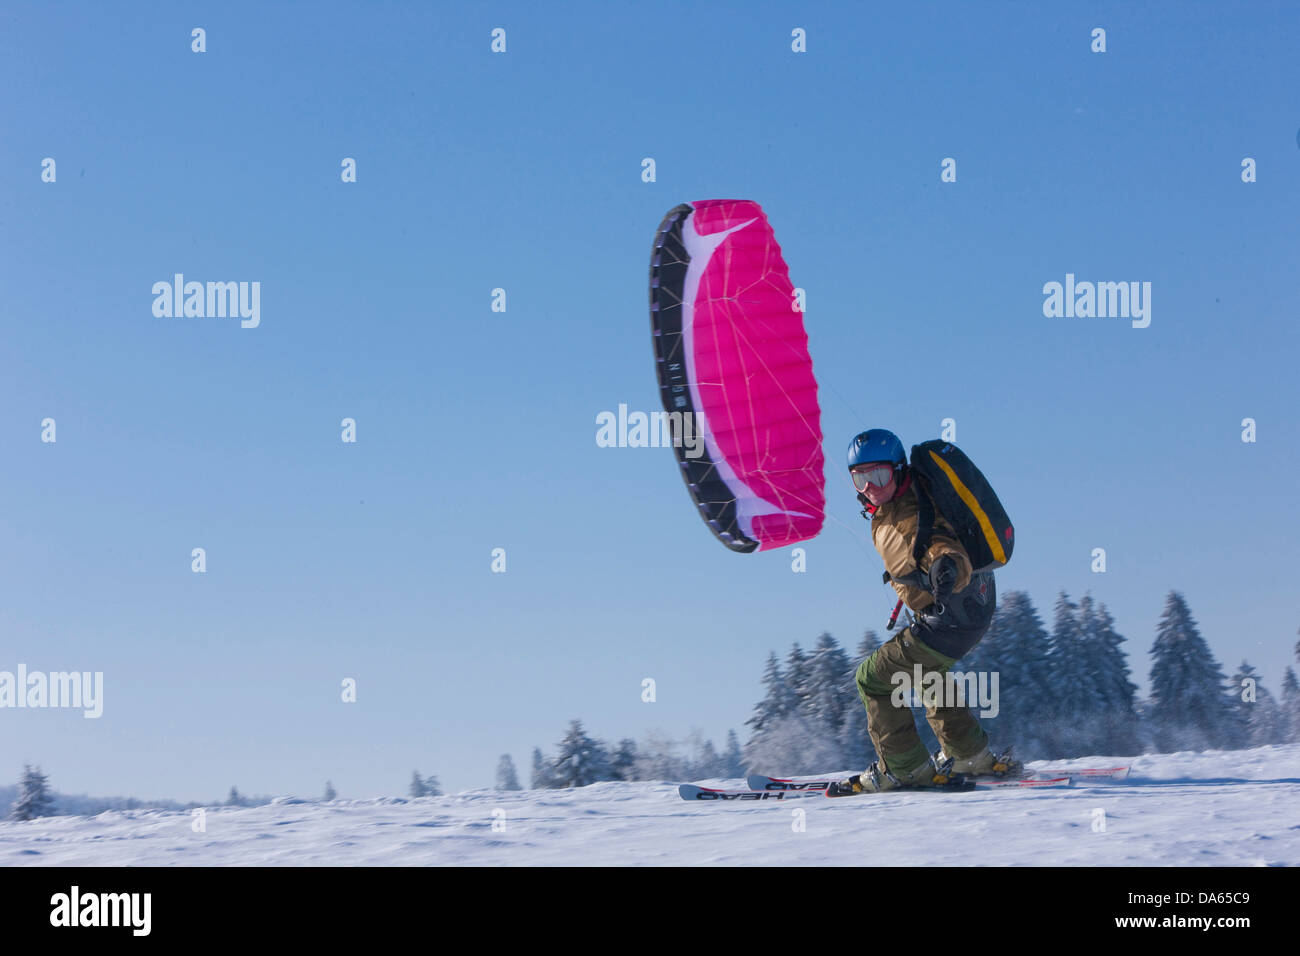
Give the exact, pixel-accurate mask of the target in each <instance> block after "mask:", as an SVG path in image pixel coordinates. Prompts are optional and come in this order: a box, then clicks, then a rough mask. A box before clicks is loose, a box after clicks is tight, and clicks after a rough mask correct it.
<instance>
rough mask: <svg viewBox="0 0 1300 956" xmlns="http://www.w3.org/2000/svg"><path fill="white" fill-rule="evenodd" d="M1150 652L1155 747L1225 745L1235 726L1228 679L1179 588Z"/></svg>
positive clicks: (1168, 602) (1169, 601) (1168, 600)
mask: <svg viewBox="0 0 1300 956" xmlns="http://www.w3.org/2000/svg"><path fill="white" fill-rule="evenodd" d="M1151 655H1152V657H1153V658H1154V660H1153V662H1152V665H1151V721H1152V724H1153V729H1154V731H1155V739H1156V745H1157V746H1158V747H1159V748H1160V749H1161V750H1177V749H1198V750H1199V749H1206V748H1217V747H1223V746H1226V745H1227V744H1228V743H1229V742H1230V739H1229V738H1230V730H1231V724H1232V718H1231V716H1230V715H1229V713H1228V706H1229V705H1228V701H1227V698H1226V697H1225V696H1224V693H1223V688H1224V685H1225V682H1226V678H1225V677H1224V674H1223V670H1222V668H1221V667H1220V666H1219V662H1218V661H1216V660H1215V659H1214V655H1213V654H1212V653H1211V652H1210V646H1209V645H1208V644H1207V643H1206V642H1205V639H1204V638H1203V637H1201V634H1200V631H1199V630H1198V629H1197V627H1196V622H1195V621H1194V620H1193V619H1192V612H1191V610H1190V609H1189V608H1188V607H1187V602H1186V601H1185V600H1184V599H1183V596H1182V595H1181V594H1179V593H1178V592H1177V591H1171V592H1169V596H1168V597H1167V598H1166V599H1165V610H1164V614H1163V615H1162V616H1161V618H1160V624H1159V627H1158V628H1157V630H1156V639H1155V643H1154V644H1153V645H1152V647H1151Z"/></svg>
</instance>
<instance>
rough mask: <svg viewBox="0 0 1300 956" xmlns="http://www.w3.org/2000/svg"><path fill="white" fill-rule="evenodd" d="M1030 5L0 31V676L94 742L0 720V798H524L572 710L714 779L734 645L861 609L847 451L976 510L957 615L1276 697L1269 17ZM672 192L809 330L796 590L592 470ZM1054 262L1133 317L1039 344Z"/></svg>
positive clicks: (1278, 361)
mask: <svg viewBox="0 0 1300 956" xmlns="http://www.w3.org/2000/svg"><path fill="white" fill-rule="evenodd" d="M1073 7H1074V9H1072V10H1064V9H1060V8H1058V7H1056V6H1055V5H1053V6H1052V7H1051V8H1046V7H1043V6H1040V5H1034V4H988V5H964V4H962V5H954V4H935V5H923V4H918V5H909V6H908V9H905V10H889V9H886V8H876V7H874V6H869V5H866V4H860V5H859V4H843V5H832V4H797V5H796V4H785V3H752V2H751V3H744V4H739V3H736V4H709V5H707V7H706V8H703V9H702V8H701V7H700V6H699V5H694V4H687V3H659V4H654V5H649V6H647V5H645V4H639V3H626V4H618V3H609V4H606V3H586V4H584V3H566V4H564V5H563V6H562V7H561V8H558V9H559V10H561V11H562V12H558V13H557V12H555V11H554V10H552V11H549V12H548V11H545V10H542V9H539V8H538V6H537V5H535V4H486V5H478V4H432V3H427V4H422V3H409V4H365V5H360V4H356V5H344V4H317V5H306V4H299V5H292V4H266V5H263V4H223V5H205V4H192V5H187V4H154V5H147V4H132V5H128V6H125V7H116V6H115V7H113V8H111V9H110V8H108V7H105V6H103V5H99V4H90V3H68V4H59V5H45V4H35V3H15V4H10V5H8V6H7V8H6V12H5V14H4V15H3V29H0V86H3V88H4V89H5V90H6V91H7V95H6V96H5V97H4V98H3V101H2V102H0V126H2V127H3V131H4V135H3V136H0V237H2V238H0V241H2V242H3V244H4V245H3V249H2V250H0V253H2V254H0V288H2V289H3V292H4V301H5V307H4V309H3V310H2V311H0V331H2V334H0V407H2V408H3V410H4V414H3V415H2V416H0V438H2V440H3V442H4V448H5V452H6V454H5V458H4V462H5V467H4V468H2V469H0V495H3V499H4V501H5V502H6V503H7V506H6V507H5V508H4V509H2V510H0V581H3V584H4V597H3V600H0V670H13V669H15V668H16V666H17V665H18V664H19V663H24V664H26V665H27V667H28V668H30V669H33V670H44V671H56V670H73V669H75V670H91V671H96V670H102V671H103V672H104V675H105V677H104V679H105V685H106V687H105V702H104V716H103V717H101V718H100V719H98V720H85V719H83V718H82V717H81V715H80V714H79V713H77V712H67V711H12V710H6V711H0V722H2V724H3V726H2V727H0V777H4V776H8V777H12V778H16V776H17V774H18V771H19V769H20V765H21V763H23V762H24V761H32V762H38V763H40V764H42V765H43V767H44V768H45V770H46V771H47V772H48V773H50V775H51V779H52V782H53V783H54V785H55V786H56V787H58V788H59V789H61V790H65V791H90V792H94V793H133V794H137V795H141V796H170V797H175V798H179V799H198V800H211V799H215V798H217V797H219V796H221V795H224V794H225V792H226V790H227V789H228V788H229V787H230V786H231V784H236V785H238V786H239V787H240V788H241V789H243V790H246V791H252V792H259V793H300V794H311V793H317V792H319V791H320V790H321V789H322V788H323V785H324V781H325V780H326V779H327V778H328V779H331V780H333V782H334V784H335V786H336V788H337V789H338V790H339V792H340V793H341V794H342V795H343V796H367V795H373V794H379V793H398V792H401V791H402V790H403V789H404V787H405V785H406V782H407V780H408V779H409V776H410V772H411V770H412V769H413V768H419V769H420V770H421V771H422V772H425V773H436V774H438V775H439V777H440V778H441V780H442V782H443V784H444V786H445V787H448V788H451V789H461V788H466V787H475V786H486V785H490V783H491V781H492V773H493V770H494V767H495V765H496V761H497V758H498V756H499V755H500V754H502V753H507V752H508V753H511V754H512V755H513V756H514V757H515V760H516V762H517V763H518V765H519V767H520V771H521V774H522V775H524V776H526V774H527V763H528V758H529V753H530V751H531V748H532V747H533V746H535V745H541V746H543V747H544V748H547V749H549V748H551V747H552V746H553V744H554V742H555V741H556V740H557V739H558V738H559V736H560V735H561V734H562V732H563V730H564V727H565V725H566V723H567V721H568V720H570V719H571V718H574V717H581V718H582V719H583V720H584V721H585V722H586V724H587V727H588V729H589V730H590V731H591V732H592V733H594V734H596V735H599V736H602V737H607V738H610V739H616V738H619V737H624V736H631V737H641V736H642V735H643V734H644V733H645V732H646V731H647V730H649V729H651V728H660V729H662V730H664V731H666V732H668V733H670V734H674V735H678V736H681V735H684V734H685V733H686V732H687V731H688V730H690V729H691V728H693V727H697V728H699V729H700V730H702V731H703V732H704V733H705V734H706V735H707V736H710V737H713V738H714V739H715V740H719V741H720V740H721V738H722V737H723V735H725V733H726V731H727V729H728V728H731V727H734V728H736V729H737V730H741V731H743V726H742V724H743V721H744V720H745V718H746V717H747V716H748V715H749V712H750V708H751V706H752V704H753V703H754V701H755V700H756V699H757V696H758V694H759V685H758V678H759V676H760V673H761V669H762V664H763V660H764V658H765V657H766V654H767V652H768V651H769V649H777V650H778V651H779V652H781V653H784V651H785V649H786V648H788V646H789V644H790V643H791V642H792V641H796V640H798V641H801V642H804V643H805V644H807V643H810V642H812V641H813V640H814V639H815V638H816V637H817V635H818V634H819V633H820V632H822V631H824V630H825V631H830V632H831V633H832V634H834V635H835V636H836V637H838V638H839V639H840V640H841V641H842V642H844V643H846V644H848V645H850V646H852V645H854V644H856V642H857V640H858V639H859V637H860V636H861V634H862V632H863V630H865V629H867V628H875V629H877V630H881V629H882V625H883V622H884V620H885V618H886V616H887V615H888V612H889V610H890V609H891V607H892V601H891V600H890V599H889V594H888V593H887V592H886V591H885V590H884V588H883V587H882V586H881V585H880V583H879V580H880V562H879V559H878V558H877V557H876V555H875V553H874V551H872V550H871V548H870V546H869V543H868V542H867V540H866V532H867V525H866V524H865V523H864V522H863V521H862V520H861V519H860V518H859V517H858V516H857V505H856V503H855V502H854V500H853V497H852V494H851V493H850V492H849V491H847V489H846V486H845V485H844V484H843V482H842V479H841V476H840V474H839V472H840V468H841V467H842V460H843V450H844V447H845V446H846V445H847V444H848V441H849V439H850V438H851V437H852V436H853V435H854V434H855V433H856V432H858V431H860V430H862V429H863V428H867V427H872V426H880V427H888V428H891V429H892V430H894V431H895V432H897V433H898V434H899V435H900V436H901V437H902V439H903V441H904V442H905V443H907V444H912V443H915V442H918V441H921V440H923V439H925V438H930V437H935V436H936V435H937V432H938V429H939V427H940V422H941V420H942V419H944V418H948V417H951V418H954V419H956V422H957V441H958V443H959V444H960V445H962V447H963V448H964V449H966V450H967V451H968V452H969V453H970V454H971V456H972V457H973V458H974V459H975V460H976V461H977V462H978V463H979V464H980V465H981V467H982V468H983V469H984V471H985V472H986V474H987V475H988V476H989V478H990V479H991V480H992V481H993V483H994V485H995V487H997V489H998V491H999V494H1000V496H1001V497H1002V500H1003V502H1004V503H1005V504H1006V506H1007V509H1008V511H1009V512H1010V514H1011V516H1012V518H1013V520H1014V521H1015V523H1016V528H1017V539H1018V540H1017V549H1016V554H1015V558H1014V560H1013V562H1012V564H1011V565H1010V566H1009V567H1008V568H1007V569H1005V570H1004V571H1002V572H1000V574H999V589H1000V590H1001V591H1003V592H1005V591H1006V590H1009V589H1012V588H1017V589H1024V590H1028V591H1029V592H1030V594H1031V596H1032V597H1033V599H1034V601H1035V603H1036V604H1037V606H1038V608H1039V610H1040V613H1041V614H1042V615H1043V616H1044V618H1045V619H1047V620H1049V621H1050V616H1051V605H1052V602H1053V600H1054V598H1055V595H1056V593H1057V591H1058V590H1060V589H1062V588H1064V589H1065V590H1067V591H1068V592H1069V593H1070V594H1071V595H1073V596H1076V597H1077V596H1079V595H1081V594H1082V593H1083V592H1085V591H1091V592H1092V593H1093V594H1094V595H1095V596H1096V597H1097V598H1099V599H1100V600H1102V601H1104V602H1105V603H1106V604H1107V605H1108V606H1109V608H1110V609H1111V611H1112V613H1113V614H1114V615H1115V617H1116V620H1117V625H1118V628H1119V630H1120V632H1121V633H1123V634H1124V635H1125V636H1126V637H1128V638H1129V641H1130V643H1129V645H1128V649H1129V652H1130V655H1131V657H1132V661H1133V664H1134V671H1135V677H1136V678H1137V680H1138V681H1139V683H1141V684H1143V685H1144V686H1145V680H1146V673H1147V669H1148V662H1149V657H1148V654H1147V652H1148V650H1149V648H1150V645H1151V641H1152V639H1153V637H1154V629H1155V625H1156V622H1157V620H1158V618H1159V616H1160V612H1161V609H1162V605H1163V601H1164V596H1165V594H1166V593H1167V592H1168V591H1169V590H1170V589H1179V590H1181V591H1183V592H1184V594H1185V595H1186V597H1187V599H1188V601H1189V603H1190V605H1191V607H1192V610H1193V613H1194V614H1195V616H1196V617H1197V619H1198V621H1199V622H1200V624H1201V626H1202V630H1203V633H1204V635H1205V636H1206V638H1207V640H1208V641H1209V642H1210V644H1211V646H1212V647H1213V649H1214V651H1215V652H1216V654H1217V655H1218V656H1219V657H1220V659H1221V661H1223V662H1224V664H1225V666H1227V667H1231V666H1235V664H1236V663H1237V662H1238V661H1239V660H1240V659H1241V658H1242V657H1243V656H1245V657H1248V658H1249V659H1250V661H1251V662H1252V663H1253V664H1255V665H1256V666H1257V667H1258V668H1260V669H1261V671H1262V672H1263V676H1264V679H1265V683H1266V685H1267V686H1269V687H1270V688H1271V689H1273V690H1274V691H1275V692H1276V691H1277V689H1278V685H1279V682H1280V678H1281V673H1282V668H1283V667H1284V666H1285V665H1286V663H1287V661H1288V659H1289V654H1290V648H1291V646H1292V645H1293V643H1294V641H1295V636H1296V628H1297V626H1300V614H1298V613H1297V606H1296V602H1295V597H1294V595H1295V594H1296V586H1295V574H1296V566H1295V558H1296V554H1297V549H1296V545H1295V541H1296V538H1297V535H1298V534H1300V526H1298V525H1300V522H1297V519H1296V509H1295V503H1294V493H1295V488H1296V480H1295V473H1296V469H1297V466H1298V465H1300V455H1298V454H1297V451H1296V449H1297V447H1300V445H1298V439H1300V429H1297V425H1296V421H1295V409H1296V406H1297V401H1296V399H1297V387H1296V381H1295V377H1294V376H1295V371H1294V367H1295V359H1296V356H1297V354H1298V352H1297V344H1298V341H1297V339H1298V336H1297V332H1296V325H1295V317H1296V288H1295V282H1296V274H1297V272H1296V261H1297V252H1300V243H1298V242H1297V238H1296V236H1297V232H1296V228H1295V223H1296V221H1297V212H1300V197H1298V195H1297V188H1296V183H1297V182H1300V178H1298V176H1297V165H1298V164H1300V149H1297V128H1298V127H1300V66H1297V61H1296V58H1295V55H1294V45H1293V39H1294V36H1295V35H1296V28H1297V26H1300V15H1298V14H1297V12H1296V10H1295V8H1294V7H1293V6H1289V5H1285V4H1268V3H1251V4H1241V5H1237V6H1232V5H1225V4H1177V5H1174V4H1144V5H1142V6H1141V7H1138V8H1134V7H1132V6H1130V5H1125V4H1088V5H1087V6H1086V7H1085V6H1084V5H1081V4H1076V5H1073ZM1098 26H1100V27H1104V28H1105V29H1106V31H1107V46H1108V51H1107V52H1106V53H1104V54H1094V53H1092V52H1090V49H1089V46H1090V32H1091V30H1092V29H1093V28H1094V27H1098ZM194 27H203V28H204V29H206V31H207V52H205V53H202V54H197V53H193V52H191V50H190V42H191V41H190V31H191V29H192V28H194ZM496 27H502V28H504V29H505V30H506V31H507V33H506V37H507V49H506V52H505V53H504V54H494V53H492V52H491V50H490V42H491V36H490V33H491V31H492V29H493V28H496ZM796 27H800V28H803V29H805V30H806V31H807V36H808V40H807V52H806V53H802V54H797V53H794V52H792V51H791V49H790V44H791V39H790V33H791V30H792V29H794V28H796ZM46 157H51V158H53V159H54V160H55V161H56V163H57V181H56V182H54V183H45V182H42V181H41V163H42V160H43V159H45V158H46ZM344 157H352V158H354V159H355V160H356V162H357V182H356V183H350V184H345V183H343V182H341V181H340V162H341V161H342V160H343V158H344ZM645 157H652V158H653V159H654V160H655V162H656V167H657V181H655V182H653V183H646V182H643V181H642V179H641V162H642V160H643V159H644V158H645ZM945 157H953V158H955V159H956V161H957V171H958V181H957V182H956V183H941V182H940V180H939V174H940V162H941V161H942V160H943V159H944V158H945ZM1244 157H1252V158H1253V159H1254V160H1255V161H1256V162H1257V164H1258V182H1255V183H1251V184H1245V183H1243V182H1242V181H1241V175H1240V164H1241V161H1242V159H1243V158H1244ZM707 198H749V199H754V200H757V201H758V202H760V203H762V205H763V207H764V209H765V210H766V212H767V214H768V217H769V219H770V221H771V222H772V224H773V227H774V229H775V231H776V235H777V238H778V240H779V241H780V242H781V244H782V247H783V249H784V252H785V256H786V260H787V262H788V263H789V266H790V271H791V276H792V279H793V280H794V283H795V285H797V286H800V287H802V288H805V289H806V290H807V294H808V307H807V315H806V324H807V329H808V333H809V337H810V349H811V352H812V355H813V359H814V362H815V366H816V371H817V376H818V381H819V383H820V386H821V389H822V391H821V401H822V408H823V421H822V426H823V430H824V433H825V435H826V455H827V462H828V463H827V469H828V493H829V495H830V507H829V516H828V521H827V526H826V530H825V531H824V532H823V533H822V535H821V536H820V537H819V538H818V539H816V540H815V541H814V542H812V543H810V544H809V545H808V546H807V551H808V570H807V572H806V573H803V574H795V573H792V572H791V569H790V558H789V555H788V553H783V552H782V553H769V554H762V555H748V556H744V555H736V554H732V553H730V552H728V551H727V550H726V549H725V548H723V547H722V546H721V545H720V544H719V543H718V542H717V541H716V540H715V539H714V538H713V536H712V535H711V534H710V533H709V532H708V531H707V529H706V528H705V527H704V526H703V525H702V523H701V522H700V521H699V519H698V518H697V517H696V515H695V513H694V509H693V508H692V506H691V504H690V502H689V499H688V497H687V495H686V492H685V490H684V489H683V488H682V486H681V481H680V479H679V478H678V477H677V473H676V466H675V464H674V461H673V456H672V453H671V451H669V450H667V449H654V448H646V449H634V448H623V449H616V448H600V447H597V445H596V442H595V433H596V421H595V420H596V415H597V414H598V413H599V412H601V411H604V410H615V409H617V407H618V405H619V404H620V403H626V404H627V405H628V406H629V407H630V408H633V409H641V410H645V411H651V410H653V409H654V408H655V407H656V404H657V402H658V389H657V384H656V381H655V375H654V368H653V360H652V355H651V348H650V340H649V334H648V326H649V322H648V315H647V309H646V273H647V267H648V259H649V251H650V243H651V239H652V236H653V232H654V229H655V227H656V225H657V224H658V222H659V220H660V218H661V217H662V216H663V214H664V213H665V212H666V211H667V210H669V209H670V208H672V207H673V206H675V205H676V204H678V203H679V202H682V201H688V200H694V199H707ZM177 272H181V273H184V274H185V275H186V277H187V278H190V279H196V280H199V281H209V280H212V281H227V280H234V281H241V280H242V281H258V282H260V283H261V289H262V294H261V324H260V326H259V327H258V328H256V329H241V328H240V327H239V323H238V322H237V321H236V320H230V319H197V318H191V319H177V318H157V317H155V316H154V315H153V313H152V304H153V295H152V293H151V288H152V286H153V283H155V282H157V281H169V280H170V279H171V277H172V275H173V274H174V273H177ZM1066 273H1074V274H1075V275H1076V276H1077V277H1078V278H1079V279H1081V280H1083V279H1090V280H1093V281H1149V282H1151V284H1152V289H1153V291H1152V321H1151V325H1150V327H1149V328H1146V329H1134V328H1131V327H1130V325H1129V323H1128V322H1127V321H1124V320H1122V319H1104V318H1090V319H1049V318H1045V317H1044V316H1043V314H1042V302H1043V295H1042V291H1041V290H1042V287H1043V284H1044V283H1046V282H1051V281H1058V282H1059V281H1064V278H1065V275H1066ZM494 288H504V289H505V290H506V293H507V311H506V312H504V313H499V312H493V311H492V310H491V291H492V290H493V289H494ZM47 417H50V418H54V419H55V420H56V422H57V429H58V432H57V434H58V441H57V442H56V443H55V444H52V445H51V444H46V443H42V442H41V440H40V423H41V421H42V420H43V419H44V418H47ZM345 417H351V418H354V419H355V420H356V422H357V429H358V432H357V434H358V441H357V442H356V443H355V444H351V445H347V444H344V443H342V442H341V441H340V439H339V434H340V430H341V429H340V422H341V420H342V419H343V418H345ZM1246 417H1252V418H1254V419H1256V421H1257V423H1258V441H1256V442H1255V443H1253V444H1247V443H1243V442H1242V441H1241V424H1240V423H1241V421H1242V419H1243V418H1246ZM195 547H202V548H204V549H206V553H207V572H206V573H205V574H194V573H191V571H190V552H191V549H193V548H195ZM1095 547H1104V548H1106V550H1107V554H1108V570H1107V572H1106V573H1105V574H1095V573H1092V572H1091V571H1090V562H1091V551H1092V549H1093V548H1095ZM493 548H505V549H506V554H507V568H508V570H507V572H506V573H505V574H493V573H492V572H491V568H490V562H491V551H492V549H493ZM347 677H351V678H355V679H356V681H357V686H358V700H357V702H356V703H355V704H344V703H342V702H341V701H340V700H339V684H340V681H342V680H343V679H344V678H347ZM645 677H651V678H654V679H655V681H656V683H657V700H656V702H655V703H653V704H647V703H644V702H642V700H641V681H642V679H643V678H645ZM852 692H853V691H852V688H851V687H846V689H845V693H846V694H851V693H852Z"/></svg>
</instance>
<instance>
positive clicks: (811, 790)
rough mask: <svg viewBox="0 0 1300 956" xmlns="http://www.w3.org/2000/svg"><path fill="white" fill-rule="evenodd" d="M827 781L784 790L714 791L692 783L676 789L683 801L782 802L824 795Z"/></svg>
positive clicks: (818, 781)
mask: <svg viewBox="0 0 1300 956" xmlns="http://www.w3.org/2000/svg"><path fill="white" fill-rule="evenodd" d="M828 785H829V781H825V780H814V781H812V783H811V784H807V785H801V786H795V787H792V788H790V789H784V790H715V789H713V788H711V787H697V786H695V784H693V783H683V784H680V785H679V786H678V787H677V795H678V796H679V797H681V798H682V799H683V800H712V801H718V800H722V801H726V800H740V801H753V800H784V799H786V798H787V797H789V798H798V797H811V796H816V795H820V794H822V793H824V792H825V791H826V787H827V786H828Z"/></svg>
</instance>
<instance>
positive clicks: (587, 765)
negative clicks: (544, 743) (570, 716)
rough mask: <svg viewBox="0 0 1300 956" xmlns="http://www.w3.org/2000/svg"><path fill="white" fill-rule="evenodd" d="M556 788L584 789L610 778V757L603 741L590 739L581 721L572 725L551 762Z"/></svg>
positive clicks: (574, 721) (570, 724)
mask: <svg viewBox="0 0 1300 956" xmlns="http://www.w3.org/2000/svg"><path fill="white" fill-rule="evenodd" d="M551 772H552V774H553V777H554V784H553V785H554V786H556V787H585V786H587V785H589V784H593V783H597V782H598V781H601V780H608V779H609V778H610V767H609V753H608V752H607V751H606V750H605V748H604V747H603V746H602V745H601V743H600V741H598V740H593V739H592V738H591V737H588V736H587V734H586V732H585V731H584V730H583V729H582V721H580V720H573V721H570V722H569V730H568V733H566V734H565V735H564V739H563V740H561V741H560V749H559V753H558V754H556V756H555V759H554V760H553V761H552V762H551Z"/></svg>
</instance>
